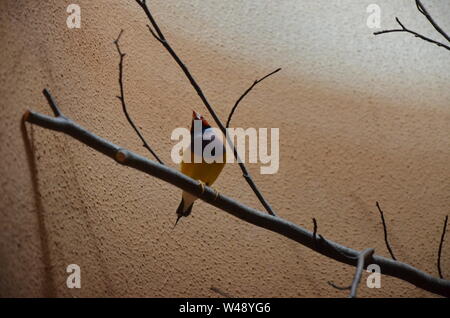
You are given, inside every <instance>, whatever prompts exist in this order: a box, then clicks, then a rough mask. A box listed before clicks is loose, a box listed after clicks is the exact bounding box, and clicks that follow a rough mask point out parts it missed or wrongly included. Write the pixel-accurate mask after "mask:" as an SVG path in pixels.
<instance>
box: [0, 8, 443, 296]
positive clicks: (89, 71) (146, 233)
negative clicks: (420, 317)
mask: <svg viewBox="0 0 450 318" xmlns="http://www.w3.org/2000/svg"><path fill="white" fill-rule="evenodd" d="M72 2H75V3H78V4H79V5H80V6H81V8H82V28H81V29H79V30H69V29H68V28H67V27H66V24H65V20H66V17H67V13H66V12H65V9H66V7H67V5H68V4H70V3H72ZM150 2H151V4H152V8H153V10H154V12H155V15H156V17H157V19H158V21H159V22H160V24H161V26H162V27H163V29H164V30H165V32H166V33H167V37H168V38H169V39H170V41H171V42H172V44H173V46H174V47H175V48H176V50H177V51H178V52H179V54H180V56H181V57H182V58H183V59H184V60H185V61H186V63H187V64H188V65H189V66H190V68H191V71H192V72H193V73H194V75H195V77H196V78H197V79H198V80H199V82H200V84H201V85H202V87H203V88H204V91H205V93H206V94H207V95H208V97H209V99H210V100H211V102H212V103H213V104H214V105H215V108H216V110H217V112H218V114H219V115H220V116H221V117H222V118H225V116H227V114H228V111H229V109H230V107H231V106H232V104H233V103H234V101H235V100H236V98H237V97H238V96H239V95H240V94H241V93H242V91H243V90H244V89H245V88H247V87H248V85H249V84H250V83H251V82H252V81H253V80H254V79H256V78H257V77H260V76H262V75H264V74H266V73H267V72H269V71H271V70H273V69H275V68H277V67H283V71H282V72H281V73H278V74H277V75H276V76H274V77H273V78H271V79H269V80H267V82H265V83H264V84H262V85H261V86H259V87H258V88H257V89H255V90H254V91H253V92H252V94H251V95H250V96H249V97H248V98H247V99H246V100H245V102H244V103H243V104H242V105H241V108H240V109H239V110H238V112H237V114H236V116H235V117H234V124H235V125H237V126H242V127H280V155H281V163H280V170H279V173H277V174H275V175H260V174H259V166H258V165H249V168H250V171H251V173H252V174H253V176H254V179H255V181H256V183H257V184H258V185H259V186H260V188H261V190H262V191H263V193H264V194H265V195H266V196H267V199H268V200H269V201H270V202H271V203H272V205H273V207H274V208H275V209H276V210H277V212H278V213H279V214H280V215H281V216H283V217H285V218H287V219H289V220H291V221H294V222H296V223H298V224H300V225H303V226H305V227H308V228H312V222H311V219H312V217H315V218H316V219H317V220H318V222H319V229H320V232H321V233H322V234H323V235H325V236H326V237H329V238H330V239H333V240H336V241H338V242H340V243H343V244H345V245H348V246H351V247H353V248H357V249H362V248H365V247H374V248H375V250H376V252H377V253H378V254H382V255H386V256H387V255H388V253H387V251H386V248H385V246H384V242H383V230H382V227H381V226H380V220H379V215H378V212H377V210H376V209H375V201H376V200H378V201H380V202H381V204H382V207H383V208H384V210H385V213H386V219H387V222H388V226H389V228H390V238H391V242H392V247H393V249H394V251H395V253H396V255H397V257H398V258H399V259H401V260H404V261H406V262H408V263H410V264H412V265H414V266H417V267H418V268H421V269H423V270H425V271H427V272H429V273H432V274H436V253H437V247H438V242H439V237H440V233H441V228H442V222H443V219H444V216H445V215H446V214H448V213H449V207H450V193H449V189H450V187H449V186H450V166H449V162H450V138H449V134H450V105H449V101H450V90H449V89H448V83H449V82H450V72H449V65H450V63H449V62H450V53H449V52H448V51H446V50H444V49H442V48H438V47H435V46H432V45H431V44H428V43H425V42H422V41H420V40H417V39H415V38H413V37H410V36H407V35H402V34H390V35H384V36H381V37H374V36H372V35H371V32H372V31H373V30H370V29H368V28H367V26H366V25H365V19H366V18H367V13H366V11H365V10H366V7H367V5H368V4H369V3H372V1H357V0H348V1H325V0H323V1H313V0H308V1H293V0H292V1H283V2H279V1H256V0H246V1H237V0H236V1H221V0H210V1H189V0H183V1H181V0H170V1H168V0H165V1H150ZM377 3H378V4H379V5H380V6H381V8H382V27H383V28H389V27H396V26H395V24H394V21H393V18H394V16H399V17H400V18H401V20H402V22H404V23H405V24H406V25H408V26H409V27H410V28H413V29H417V30H421V31H423V32H424V33H425V34H427V35H431V36H434V37H435V38H439V36H438V35H437V34H436V33H435V32H433V30H432V28H431V27H430V26H429V25H428V24H427V22H426V20H425V19H424V18H423V17H421V16H420V14H419V13H417V11H416V9H415V7H414V4H413V1H406V0H402V1H395V2H394V1H381V0H379V1H377ZM427 3H428V2H427ZM429 8H430V11H431V12H432V13H433V14H434V15H435V17H436V20H438V21H439V22H440V24H441V25H442V27H443V28H444V29H446V30H450V19H448V17H449V16H450V5H449V3H448V2H446V3H444V1H430V5H429ZM146 23H147V21H146V20H145V17H144V15H143V12H142V11H141V9H140V8H139V7H138V6H137V5H136V4H135V3H134V1H118V0H117V1H115V0H114V1H113V0H108V1H106V0H101V1H100V0H96V1H89V0H77V1H75V0H74V1H60V0H58V1H56V0H46V1H31V0H29V1H25V0H2V1H0V43H1V45H2V50H1V53H0V56H1V58H0V96H1V99H0V103H1V107H0V158H1V159H2V164H1V165H0V178H1V179H0V180H1V182H0V184H1V185H0V296H61V297H66V296H68V297H70V296H75V297H80V296H191V297H196V296H206V297H209V296H218V295H217V294H216V293H215V292H213V291H211V290H210V287H211V286H214V287H217V288H219V289H221V290H223V291H224V292H226V293H228V294H230V295H232V296H248V297H254V296H255V297H259V296H264V297H272V296H275V297H276V296H288V297H297V296H300V297H303V296H308V297H316V296H317V297H325V296H332V297H338V296H345V292H340V291H337V290H334V289H333V288H331V287H330V286H328V285H327V283H326V282H327V281H328V280H331V281H334V282H335V283H337V284H340V285H346V284H347V283H348V282H349V281H350V280H351V278H352V274H353V269H352V268H351V267H349V266H345V265H342V264H338V263H336V262H334V261H331V260H328V259H327V258H325V257H322V256H320V255H317V254H315V253H314V252H312V251H310V250H308V249H306V248H304V247H302V246H300V245H299V244H297V243H294V242H292V241H290V240H288V239H285V238H283V237H281V236H278V235H276V234H273V233H271V232H268V231H266V230H263V229H259V228H256V227H254V226H251V225H248V224H245V223H243V222H240V221H239V220H237V219H235V218H233V217H231V216H228V215H227V214H225V213H222V212H220V211H219V210H217V209H216V208H213V207H210V206H208V205H207V204H205V203H203V202H199V203H196V205H195V208H194V212H193V215H192V217H190V218H188V219H184V220H182V222H180V224H179V225H178V227H177V228H176V229H175V230H172V226H173V222H174V220H175V209H176V207H177V204H178V201H179V197H180V191H179V190H177V189H175V188H174V187H172V186H169V185H167V184H165V183H163V182H160V181H158V180H156V179H153V178H150V177H147V176H145V175H143V174H141V173H138V172H136V171H133V170H131V169H126V168H124V167H121V166H119V165H118V164H116V163H115V162H113V161H112V160H109V159H107V158H105V157H104V156H102V155H100V154H98V153H96V152H94V151H92V150H90V149H88V148H87V147H85V146H83V145H81V144H80V143H78V142H76V141H75V140H73V139H71V138H69V137H66V136H64V135H61V134H58V133H54V132H51V131H47V130H45V129H41V128H38V127H32V126H29V125H28V126H27V131H26V132H25V131H24V130H23V129H22V128H21V125H20V119H21V115H22V114H23V112H24V111H25V110H26V109H27V108H32V109H34V110H37V111H41V112H44V113H50V110H49V108H48V106H47V104H46V101H45V99H44V97H43V96H42V94H41V90H42V89H43V88H44V87H48V88H49V89H50V90H51V92H52V93H53V94H54V95H55V97H56V98H57V100H58V102H59V104H60V106H61V108H62V110H63V111H64V112H65V113H66V114H67V115H68V116H70V117H71V118H73V119H74V120H76V121H77V122H78V123H79V124H81V125H83V126H84V127H86V128H88V129H90V130H91V131H93V132H95V133H96V134H98V135H100V136H102V137H104V138H107V139H109V140H111V141H112V142H114V143H117V144H121V145H126V146H127V147H129V148H131V149H132V150H135V151H137V152H139V153H141V154H144V155H147V153H146V151H145V149H143V148H142V147H141V145H140V142H139V140H138V139H137V137H136V136H135V134H134V133H133V131H132V129H131V128H130V127H129V125H128V124H127V122H126V120H125V117H124V116H123V113H122V111H121V108H120V104H119V102H118V100H117V99H116V97H115V96H116V95H117V94H118V84H117V76H118V73H117V63H118V56H117V53H116V51H115V48H114V46H113V40H114V39H115V38H116V36H117V34H118V33H119V30H120V29H122V28H123V29H125V33H124V35H123V38H122V49H123V50H124V51H125V52H126V53H127V57H126V61H125V77H126V82H125V84H126V86H125V89H126V94H127V99H128V105H129V110H130V113H131V114H132V116H133V117H134V118H135V120H136V122H137V123H138V125H139V127H140V128H141V129H142V131H143V133H144V135H145V136H146V137H147V140H148V141H149V142H150V143H151V144H152V145H154V148H155V149H156V150H157V151H158V153H159V154H160V156H161V157H162V158H163V159H164V161H166V162H169V161H170V149H171V145H172V142H171V141H170V134H171V131H172V130H173V129H174V128H175V127H179V126H187V125H188V124H189V121H190V116H191V109H192V108H195V109H197V110H198V111H200V112H203V113H205V114H206V110H205V108H204V107H203V106H202V105H201V103H200V101H199V99H198V96H197V95H196V93H195V92H194V91H193V90H192V88H191V87H190V86H189V84H188V82H187V80H185V79H184V77H183V75H182V73H181V71H180V70H179V69H178V67H177V66H176V65H175V64H174V62H173V61H172V60H171V58H170V56H169V55H168V54H167V53H166V52H165V51H164V50H163V49H162V48H161V46H160V45H159V43H157V42H156V41H155V40H154V39H153V38H152V37H151V36H150V35H149V34H148V30H147V28H146V27H145V24H146ZM207 117H209V116H207ZM25 136H28V137H25ZM27 140H29V142H27ZM215 187H216V188H217V189H218V190H219V191H220V192H223V193H225V194H227V195H229V196H231V197H234V198H236V199H238V200H240V201H242V202H244V203H246V204H248V205H251V206H255V207H260V205H259V203H258V202H257V200H256V199H255V197H254V195H253V193H252V192H251V191H249V189H248V186H247V184H246V182H245V181H244V180H243V179H242V178H241V176H240V170H239V168H238V167H237V166H235V165H232V166H228V167H226V168H225V170H224V173H223V175H222V176H221V177H220V178H219V180H218V182H217V184H216V186H215ZM449 256H450V244H445V245H444V250H443V268H444V274H445V275H446V276H447V277H449V275H450V272H449V271H450V267H449V266H450V263H449V261H448V260H449ZM71 263H76V264H78V265H80V266H81V270H82V288H81V289H79V290H69V289H67V288H66V287H65V280H66V277H67V276H66V275H67V274H66V272H65V269H66V266H67V265H68V264H71ZM359 294H360V295H361V296H362V297H383V296H387V297H405V296H413V297H416V296H425V297H429V296H432V295H431V294H429V293H427V292H424V291H421V290H419V289H417V288H415V287H414V286H412V285H410V284H407V283H404V282H402V281H399V280H397V279H393V278H389V277H384V276H383V278H382V288H381V289H378V290H370V289H368V288H365V287H364V285H362V287H361V288H360V292H359Z"/></svg>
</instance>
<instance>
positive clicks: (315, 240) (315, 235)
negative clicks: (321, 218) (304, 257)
mask: <svg viewBox="0 0 450 318" xmlns="http://www.w3.org/2000/svg"><path fill="white" fill-rule="evenodd" d="M312 220H313V225H314V230H313V238H314V249H317V220H316V219H315V218H313V219H312Z"/></svg>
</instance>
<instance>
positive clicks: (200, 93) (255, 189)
mask: <svg viewBox="0 0 450 318" xmlns="http://www.w3.org/2000/svg"><path fill="white" fill-rule="evenodd" d="M135 1H136V2H137V3H138V4H139V6H141V8H142V9H143V10H144V12H145V14H146V15H147V18H148V19H149V21H150V23H151V26H148V28H149V30H150V32H151V34H152V35H153V37H155V38H156V39H157V40H158V42H159V43H161V44H162V46H164V48H165V49H166V50H167V52H169V54H170V55H171V56H172V58H173V59H174V60H175V62H176V63H177V64H178V66H179V67H180V68H181V69H182V71H183V73H184V74H185V75H186V77H187V79H188V80H189V82H190V83H191V85H192V87H193V88H194V89H195V91H196V92H197V94H198V96H199V97H200V99H201V100H202V102H203V104H204V105H205V106H206V108H207V109H208V111H209V113H210V114H211V116H212V117H213V119H214V121H215V122H216V124H217V126H218V127H219V129H220V130H221V131H222V133H223V134H224V136H226V137H227V138H226V139H227V142H228V144H229V145H230V147H231V149H233V153H234V157H235V158H236V160H237V162H238V163H239V167H240V168H241V170H242V175H243V176H244V178H245V180H246V181H247V183H248V184H249V186H250V188H251V189H252V190H253V192H254V193H255V195H256V196H257V198H258V199H259V201H260V202H261V204H262V205H263V206H264V208H265V209H266V210H267V212H268V213H269V214H271V215H276V214H275V212H274V211H273V210H272V207H271V206H270V204H269V202H267V200H266V199H265V198H264V196H263V195H262V193H261V191H259V189H258V187H257V186H256V184H255V182H254V181H253V178H252V177H251V176H250V174H249V172H248V170H247V168H246V167H245V165H244V163H243V162H242V160H240V158H239V155H238V153H237V150H236V147H234V145H233V142H232V141H231V139H230V138H229V136H228V135H227V133H226V128H225V126H224V125H223V124H222V122H221V121H220V119H219V117H218V116H217V114H216V112H215V111H214V109H213V107H212V106H211V104H210V103H209V101H208V99H207V98H206V96H205V94H204V93H203V91H202V89H201V88H200V85H198V83H197V81H196V80H195V79H194V77H193V76H192V74H191V72H190V71H189V69H188V68H187V66H186V65H185V64H184V63H183V61H182V60H181V59H180V58H179V57H178V55H177V54H176V53H175V51H174V50H173V48H172V47H171V46H170V44H169V42H168V41H167V39H166V38H165V36H164V34H163V33H162V31H161V29H160V28H159V26H158V24H157V23H156V21H155V19H154V17H153V15H152V13H151V12H150V9H149V7H148V6H147V2H146V1H145V0H135ZM152 27H153V29H155V31H153V29H152Z"/></svg>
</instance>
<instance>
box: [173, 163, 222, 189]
mask: <svg viewBox="0 0 450 318" xmlns="http://www.w3.org/2000/svg"><path fill="white" fill-rule="evenodd" d="M224 166H225V163H217V162H213V163H206V162H201V163H193V162H192V163H185V162H182V163H181V172H182V173H184V174H185V175H187V176H188V177H191V178H192V179H195V180H200V181H202V182H204V183H205V184H206V185H207V186H211V185H212V184H213V183H214V181H216V179H217V177H218V176H219V175H220V173H221V172H222V169H223V167H224Z"/></svg>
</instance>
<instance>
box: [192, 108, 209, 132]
mask: <svg viewBox="0 0 450 318" xmlns="http://www.w3.org/2000/svg"><path fill="white" fill-rule="evenodd" d="M194 120H201V121H202V128H203V129H206V128H209V127H211V125H210V124H209V123H208V121H207V120H206V119H205V117H203V116H202V115H201V114H199V113H197V112H196V111H195V110H193V111H192V127H194Z"/></svg>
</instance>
